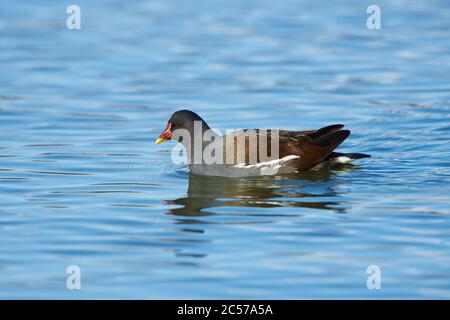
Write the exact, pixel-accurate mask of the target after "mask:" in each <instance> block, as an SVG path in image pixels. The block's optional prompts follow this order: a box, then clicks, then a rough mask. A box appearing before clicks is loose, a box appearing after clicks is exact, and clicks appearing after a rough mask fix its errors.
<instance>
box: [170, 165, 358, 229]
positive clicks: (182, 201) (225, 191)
mask: <svg viewBox="0 0 450 320" xmlns="http://www.w3.org/2000/svg"><path fill="white" fill-rule="evenodd" d="M350 169H351V167H347V168H346V169H345V170H350ZM336 175H337V171H330V170H321V171H315V172H307V173H303V174H292V175H282V176H262V177H255V178H222V177H210V176H199V175H194V174H190V175H189V187H188V191H187V196H186V197H182V198H178V199H175V200H169V201H167V202H168V203H169V204H176V205H180V207H178V208H174V209H171V210H170V212H169V213H170V214H174V215H178V216H184V217H196V216H206V215H213V214H214V209H213V208H216V207H261V208H274V207H280V208H281V207H299V208H310V209H322V210H333V211H335V212H345V208H344V207H343V206H342V203H341V202H340V201H339V200H338V199H341V197H340V196H341V195H342V194H338V193H337V192H336V191H335V187H336V185H337V184H339V177H338V176H336ZM333 198H335V199H336V200H334V199H333ZM240 212H245V210H241V211H240ZM280 213H281V214H282V213H283V210H280ZM189 221H190V219H186V223H189ZM194 221H198V220H194Z"/></svg>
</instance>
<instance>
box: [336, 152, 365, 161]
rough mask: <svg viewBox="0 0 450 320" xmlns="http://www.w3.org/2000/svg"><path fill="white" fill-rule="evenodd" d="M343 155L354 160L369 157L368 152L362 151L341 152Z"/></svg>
mask: <svg viewBox="0 0 450 320" xmlns="http://www.w3.org/2000/svg"><path fill="white" fill-rule="evenodd" d="M342 155H343V156H344V157H347V158H350V159H353V160H356V159H362V158H370V155H369V154H364V153H342Z"/></svg>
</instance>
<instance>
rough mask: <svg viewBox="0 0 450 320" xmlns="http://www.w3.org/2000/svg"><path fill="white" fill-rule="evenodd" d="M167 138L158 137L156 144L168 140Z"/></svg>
mask: <svg viewBox="0 0 450 320" xmlns="http://www.w3.org/2000/svg"><path fill="white" fill-rule="evenodd" d="M166 140H167V139H164V138H158V139H156V141H155V143H156V144H160V143H163V142H164V141H166Z"/></svg>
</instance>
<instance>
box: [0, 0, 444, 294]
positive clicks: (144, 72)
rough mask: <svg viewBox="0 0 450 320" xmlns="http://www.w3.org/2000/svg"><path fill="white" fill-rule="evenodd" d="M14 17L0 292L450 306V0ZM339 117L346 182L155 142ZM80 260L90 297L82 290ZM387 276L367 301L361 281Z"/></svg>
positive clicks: (5, 101) (148, 6)
mask: <svg viewBox="0 0 450 320" xmlns="http://www.w3.org/2000/svg"><path fill="white" fill-rule="evenodd" d="M77 4H78V5H79V6H80V7H81V10H82V29H81V30H72V31H71V30H67V29H66V28H65V19H66V17H67V14H66V13H65V11H66V7H65V4H62V3H61V4H55V3H54V2H53V1H23V2H17V1H16V2H15V1H12V2H8V3H2V4H1V5H0V298H10V299H16V298H67V299H71V298H127V299H131V298H254V299H263V298H281V299H294V298H450V277H449V274H450V253H449V252H450V241H449V238H450V215H449V208H450V198H449V192H450V186H449V182H450V180H449V178H450V157H449V143H450V138H449V136H450V135H449V134H450V103H449V102H450V41H449V36H450V10H449V9H450V7H449V3H448V1H438V0H433V1H378V2H377V4H378V5H379V6H380V7H381V10H382V29H381V30H368V29H367V28H366V18H367V14H366V8H367V6H368V5H370V4H372V2H369V1H361V2H358V3H357V4H356V3H355V2H354V1H337V2H332V3H330V2H326V3H325V2H320V1H319V2H318V1H279V2H277V1H256V0H246V1H229V0H227V1H224V0H220V1H195V2H186V1H179V0H170V1H125V2H124V1H116V0H111V1H96V2H95V4H94V3H93V2H92V1H85V0H79V1H77ZM180 108H189V109H192V110H194V111H196V112H198V113H199V114H200V115H202V116H203V117H204V118H205V119H206V120H207V121H208V122H209V124H210V125H211V127H214V128H217V129H221V130H225V129H226V128H255V127H260V128H280V129H314V128H318V127H321V126H325V125H329V124H333V123H344V124H346V126H347V128H348V129H350V130H351V131H352V135H351V136H350V138H349V139H348V140H347V141H345V142H344V143H343V145H342V146H341V147H340V150H342V151H348V152H364V153H369V154H371V155H372V158H370V159H364V160H361V161H359V162H358V163H355V165H354V166H346V167H344V168H341V169H339V170H333V171H321V172H316V173H305V174H302V175H287V176H276V177H256V178H242V179H225V178H215V177H198V176H194V175H190V174H189V172H188V171H187V170H186V169H185V168H182V167H180V166H178V165H175V164H173V163H172V162H171V160H170V151H171V149H172V147H173V145H174V144H173V143H166V144H163V145H158V146H156V145H154V144H153V142H154V139H155V138H156V137H157V135H158V134H159V133H160V131H161V130H162V129H164V126H165V124H166V121H167V119H168V118H169V116H170V115H171V113H172V112H173V111H175V110H177V109H180ZM69 265H78V266H79V267H80V268H81V272H82V289H81V290H68V289H67V288H66V278H67V274H66V268H67V267H68V266H69ZM370 265H377V266H379V267H380V269H381V272H382V280H381V286H382V287H381V289H380V290H369V289H368V288H367V286H366V280H367V277H368V275H367V273H366V270H367V267H368V266H370Z"/></svg>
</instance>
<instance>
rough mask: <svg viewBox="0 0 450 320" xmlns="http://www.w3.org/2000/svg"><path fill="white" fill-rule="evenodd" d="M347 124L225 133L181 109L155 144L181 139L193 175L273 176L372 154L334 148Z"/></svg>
mask: <svg viewBox="0 0 450 320" xmlns="http://www.w3.org/2000/svg"><path fill="white" fill-rule="evenodd" d="M343 127H344V125H342V124H333V125H329V126H326V127H323V128H321V129H318V130H305V131H287V130H273V129H271V130H262V129H245V130H237V131H235V132H232V133H229V134H226V135H223V136H220V135H218V134H217V132H215V131H213V130H211V128H210V127H209V126H208V124H207V123H206V122H205V120H203V119H202V118H201V117H200V116H199V115H198V114H196V113H195V112H192V111H190V110H179V111H177V112H175V113H174V114H172V116H171V117H170V119H169V121H168V122H167V126H166V128H165V129H164V130H163V132H162V133H161V134H160V136H159V137H158V138H157V140H156V144H160V143H162V142H165V141H167V140H176V141H177V142H180V143H181V144H182V145H183V146H184V150H185V153H186V156H187V161H188V163H189V168H190V170H191V172H192V173H194V174H200V175H212V176H226V177H243V176H257V175H273V174H280V173H291V172H303V171H308V170H319V169H323V168H333V167H336V166H340V165H344V164H347V163H349V162H351V161H353V160H356V159H361V158H368V157H370V156H369V155H367V154H363V153H340V152H334V149H336V148H337V147H338V146H339V145H340V144H341V143H342V142H343V141H344V140H345V139H346V138H347V137H348V136H349V135H350V131H349V130H343V129H342V128H343Z"/></svg>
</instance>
